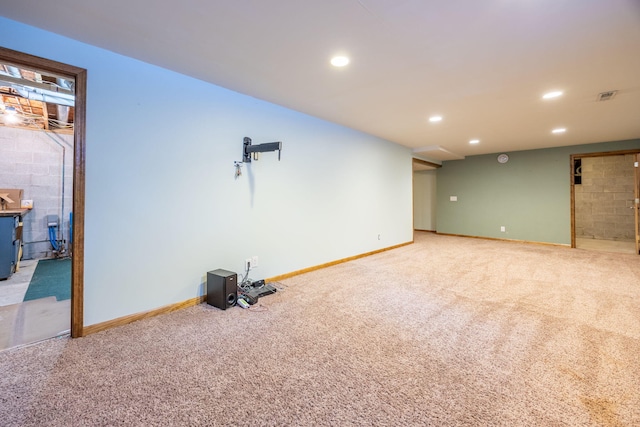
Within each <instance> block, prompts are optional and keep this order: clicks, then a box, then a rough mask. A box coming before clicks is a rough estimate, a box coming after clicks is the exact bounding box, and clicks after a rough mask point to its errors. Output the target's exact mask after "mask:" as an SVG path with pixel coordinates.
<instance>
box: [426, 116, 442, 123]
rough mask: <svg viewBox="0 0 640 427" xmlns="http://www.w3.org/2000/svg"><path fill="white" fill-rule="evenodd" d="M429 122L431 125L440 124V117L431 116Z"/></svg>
mask: <svg viewBox="0 0 640 427" xmlns="http://www.w3.org/2000/svg"><path fill="white" fill-rule="evenodd" d="M429 121H430V122H431V123H436V122H441V121H442V116H431V117H429Z"/></svg>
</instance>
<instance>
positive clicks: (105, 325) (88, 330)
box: [81, 240, 413, 337]
mask: <svg viewBox="0 0 640 427" xmlns="http://www.w3.org/2000/svg"><path fill="white" fill-rule="evenodd" d="M412 243H413V240H412V241H410V242H406V243H401V244H399V245H395V246H389V247H388V248H383V249H378V250H375V251H371V252H367V253H364V254H360V255H355V256H352V257H348V258H344V259H340V260H337V261H331V262H328V263H326V264H321V265H317V266H315V267H309V268H305V269H302V270H297V271H293V272H291V273H287V274H281V275H279V276H275V277H271V278H269V279H266V281H267V282H276V281H278V280H283V279H288V278H289V277H293V276H298V275H300V274H304V273H309V272H311V271H315V270H321V269H323V268H326V267H330V266H332V265H336V264H342V263H344V262H348V261H353V260H356V259H358V258H364V257H367V256H370V255H374V254H377V253H380V252H385V251H390V250H391V249H396V248H400V247H402V246H406V245H410V244H412ZM206 299H207V296H206V295H203V296H199V297H196V298H191V299H189V300H186V301H183V302H179V303H176V304H171V305H166V306H164V307H160V308H156V309H154V310H149V311H144V312H142V313H135V314H130V315H128V316H123V317H118V318H117V319H112V320H107V321H106V322H102V323H96V324H95V325H89V326H85V327H84V328H83V329H82V335H81V336H83V337H84V336H87V335H91V334H95V333H96V332H102V331H106V330H107V329H111V328H115V327H118V326H124V325H127V324H129V323H132V322H135V321H138V320H142V319H148V318H150V317H155V316H160V315H162V314H167V313H171V312H172V311H176V310H182V309H183V308H188V307H193V306H194V305H198V304H202V303H203V302H205V301H206Z"/></svg>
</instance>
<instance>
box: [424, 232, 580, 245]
mask: <svg viewBox="0 0 640 427" xmlns="http://www.w3.org/2000/svg"><path fill="white" fill-rule="evenodd" d="M435 233H436V234H439V235H440V236H452V237H466V238H468V239H483V240H496V241H499V242H510V243H529V244H532V245H543V246H560V247H563V248H570V247H571V245H569V244H566V243H549V242H536V241H533V240H517V239H502V238H499V237H484V236H469V235H466V234H452V233H439V232H437V231H436V232H435Z"/></svg>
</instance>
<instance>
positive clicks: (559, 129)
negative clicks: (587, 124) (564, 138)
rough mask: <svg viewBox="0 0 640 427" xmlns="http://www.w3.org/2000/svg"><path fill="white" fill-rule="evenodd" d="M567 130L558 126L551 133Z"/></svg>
mask: <svg viewBox="0 0 640 427" xmlns="http://www.w3.org/2000/svg"><path fill="white" fill-rule="evenodd" d="M566 131H567V130H566V129H565V128H557V129H554V130H552V131H551V133H565V132H566Z"/></svg>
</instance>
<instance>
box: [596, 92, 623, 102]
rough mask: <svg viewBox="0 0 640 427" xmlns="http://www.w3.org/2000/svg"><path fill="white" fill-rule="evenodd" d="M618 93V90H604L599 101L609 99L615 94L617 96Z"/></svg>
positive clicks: (599, 95) (599, 96)
mask: <svg viewBox="0 0 640 427" xmlns="http://www.w3.org/2000/svg"><path fill="white" fill-rule="evenodd" d="M616 93H618V91H617V90H610V91H608V92H602V93H599V94H598V99H597V100H598V101H608V100H610V99H611V98H613V97H614V96H616Z"/></svg>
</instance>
